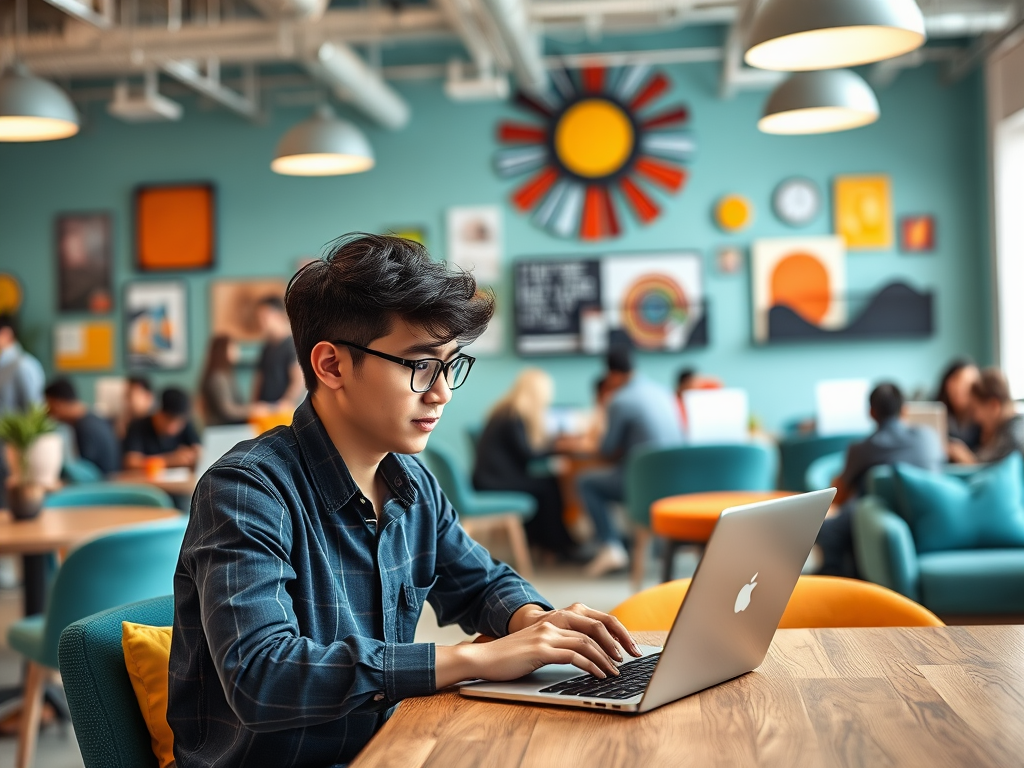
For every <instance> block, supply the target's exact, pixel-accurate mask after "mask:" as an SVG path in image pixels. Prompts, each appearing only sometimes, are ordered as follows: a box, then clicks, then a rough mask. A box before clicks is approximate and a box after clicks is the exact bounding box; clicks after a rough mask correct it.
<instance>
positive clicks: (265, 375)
mask: <svg viewBox="0 0 1024 768" xmlns="http://www.w3.org/2000/svg"><path fill="white" fill-rule="evenodd" d="M256 317H257V319H258V320H259V324H260V329H261V330H262V331H263V336H264V339H265V341H264V343H263V349H262V351H261V352H260V359H259V361H258V362H257V363H256V375H255V376H254V377H253V401H254V402H257V403H266V404H267V405H268V406H269V407H270V409H271V410H274V411H283V410H288V411H290V410H291V409H292V408H294V407H295V404H296V403H297V402H298V401H299V399H300V398H301V397H302V394H303V391H304V390H305V386H304V384H303V380H302V369H301V367H300V366H299V361H298V360H297V359H296V357H295V342H294V341H293V339H292V330H291V327H290V326H289V323H288V315H287V314H285V307H284V301H282V300H281V298H280V297H279V296H264V297H263V298H262V299H260V301H259V304H258V305H257V307H256Z"/></svg>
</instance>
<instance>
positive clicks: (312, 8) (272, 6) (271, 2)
mask: <svg viewBox="0 0 1024 768" xmlns="http://www.w3.org/2000/svg"><path fill="white" fill-rule="evenodd" d="M328 2H329V0H249V4H250V5H252V7H253V8H255V9H256V10H257V11H259V12H260V13H262V14H263V15H264V16H266V17H267V18H268V19H295V20H302V21H316V20H317V19H319V18H320V17H321V16H323V15H324V11H326V10H327V5H328Z"/></svg>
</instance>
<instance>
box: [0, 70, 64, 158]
mask: <svg viewBox="0 0 1024 768" xmlns="http://www.w3.org/2000/svg"><path fill="white" fill-rule="evenodd" d="M78 126H79V121H78V112H77V110H76V109H75V105H74V104H72V103H71V99H70V98H69V97H68V95H67V94H66V93H65V92H64V91H63V90H61V89H60V88H59V87H57V86H56V85H54V84H53V83H51V82H50V81H49V80H43V79H42V78H39V77H33V76H32V75H31V74H29V73H28V71H27V70H25V68H24V67H15V68H14V69H12V70H10V71H8V72H7V73H6V74H4V76H3V77H0V141H9V142H19V141H52V140H54V139H66V138H68V137H69V136H74V135H75V134H76V133H78Z"/></svg>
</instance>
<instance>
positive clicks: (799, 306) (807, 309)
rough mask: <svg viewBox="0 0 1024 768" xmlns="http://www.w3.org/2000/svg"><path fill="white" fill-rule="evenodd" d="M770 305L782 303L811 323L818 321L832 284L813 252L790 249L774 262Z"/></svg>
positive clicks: (829, 299)
mask: <svg viewBox="0 0 1024 768" xmlns="http://www.w3.org/2000/svg"><path fill="white" fill-rule="evenodd" d="M771 290H772V293H771V302H770V305H771V306H779V305H785V306H787V307H789V308H790V309H792V310H793V311H794V312H796V313H797V314H798V315H800V317H802V318H803V319H804V320H806V321H807V322H809V323H813V324H814V325H820V324H821V322H822V321H823V320H824V319H825V316H826V315H827V314H828V310H829V307H830V306H831V304H832V286H831V281H830V280H829V275H828V270H827V269H826V268H825V265H824V264H822V263H821V261H820V260H819V259H817V258H815V257H814V256H811V255H809V254H806V253H794V254H791V255H789V256H786V257H785V258H783V259H782V260H780V261H779V263H778V264H776V265H775V269H774V270H773V271H772V281H771Z"/></svg>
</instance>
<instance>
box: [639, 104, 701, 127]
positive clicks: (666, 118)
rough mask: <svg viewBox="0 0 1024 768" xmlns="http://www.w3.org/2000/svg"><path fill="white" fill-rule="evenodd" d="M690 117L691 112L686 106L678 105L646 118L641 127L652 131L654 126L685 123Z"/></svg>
mask: <svg viewBox="0 0 1024 768" xmlns="http://www.w3.org/2000/svg"><path fill="white" fill-rule="evenodd" d="M689 119H690V112H689V110H688V109H687V108H686V107H676V108H675V109H670V110H668V111H666V112H662V113H660V114H657V115H655V116H654V117H651V118H648V119H647V120H644V121H643V122H642V123H641V124H640V127H641V128H643V129H644V130H646V131H650V130H652V129H654V128H663V127H664V126H666V125H675V124H676V123H685V122H686V121H687V120H689Z"/></svg>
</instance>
